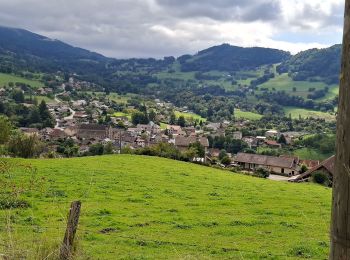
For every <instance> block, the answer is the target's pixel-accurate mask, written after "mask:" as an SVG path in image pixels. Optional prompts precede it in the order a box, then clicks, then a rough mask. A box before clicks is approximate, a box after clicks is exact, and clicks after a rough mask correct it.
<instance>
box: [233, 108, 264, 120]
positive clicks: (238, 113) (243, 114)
mask: <svg viewBox="0 0 350 260" xmlns="http://www.w3.org/2000/svg"><path fill="white" fill-rule="evenodd" d="M234 116H235V117H236V118H243V119H248V120H260V119H261V118H262V117H263V116H262V115H260V114H258V113H254V112H248V111H242V110H240V109H235V113H234Z"/></svg>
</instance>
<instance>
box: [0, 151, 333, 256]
mask: <svg viewBox="0 0 350 260" xmlns="http://www.w3.org/2000/svg"><path fill="white" fill-rule="evenodd" d="M14 161H16V162H21V163H25V164H29V163H30V164H32V165H33V166H35V167H36V168H37V172H38V174H39V177H43V178H44V180H45V181H44V185H43V187H42V190H40V192H31V193H30V194H28V195H27V196H26V197H24V199H26V200H27V201H28V202H30V204H31V207H30V208H29V209H14V210H11V211H4V210H0V232H1V233H0V252H4V253H9V252H8V250H14V251H13V252H21V253H18V254H20V256H22V258H31V256H33V254H35V252H36V250H38V247H39V248H40V246H42V243H44V246H46V247H47V246H48V245H53V246H54V245H56V246H57V245H58V244H59V243H60V242H61V239H62V237H63V234H64V227H65V216H66V214H67V210H68V208H69V204H70V202H71V201H73V200H76V199H79V200H81V201H82V215H81V219H80V225H79V228H78V239H79V243H78V259H87V258H89V259H115V258H123V259H138V258H143V259H154V257H155V256H157V258H158V259H169V258H171V259H174V258H177V259H183V258H200V259H203V258H221V259H222V258H233V259H238V258H239V259H261V258H268V259H281V258H283V259H296V258H298V257H309V258H313V259H325V258H327V254H328V246H329V245H328V244H329V243H328V234H329V219H330V202H331V190H330V189H328V188H325V187H321V186H317V185H313V184H290V183H280V182H274V181H270V180H265V179H258V178H253V177H248V176H243V175H238V174H234V173H230V172H227V171H222V170H216V169H212V168H208V167H203V166H199V165H195V164H189V163H184V162H178V161H172V160H168V159H162V158H156V157H141V156H131V155H119V156H102V157H85V158H74V159H53V160H14ZM18 174H19V173H17V174H16V172H14V173H13V176H14V178H16V176H17V178H19V177H18V176H19V175H18ZM20 178H23V174H21V177H20ZM9 236H11V237H9ZM11 241H12V242H14V241H15V243H14V245H12V248H11V247H10V248H9V247H8V245H9V244H10V242H11ZM41 250H42V248H41Z"/></svg>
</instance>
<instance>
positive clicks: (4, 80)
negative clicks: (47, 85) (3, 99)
mask: <svg viewBox="0 0 350 260" xmlns="http://www.w3.org/2000/svg"><path fill="white" fill-rule="evenodd" d="M9 82H13V83H16V82H20V83H25V84H28V85H31V86H32V87H34V88H39V87H43V86H44V84H43V83H41V82H40V81H36V80H29V79H26V78H22V77H18V76H15V75H12V74H5V73H0V87H2V86H8V83H9Z"/></svg>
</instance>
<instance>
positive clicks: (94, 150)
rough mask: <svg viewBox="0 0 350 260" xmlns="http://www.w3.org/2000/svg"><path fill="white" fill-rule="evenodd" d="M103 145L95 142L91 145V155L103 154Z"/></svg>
mask: <svg viewBox="0 0 350 260" xmlns="http://www.w3.org/2000/svg"><path fill="white" fill-rule="evenodd" d="M103 148H104V147H103V145H102V144H93V145H91V146H90V147H89V153H90V154H91V155H102V154H103Z"/></svg>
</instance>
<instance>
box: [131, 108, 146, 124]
mask: <svg viewBox="0 0 350 260" xmlns="http://www.w3.org/2000/svg"><path fill="white" fill-rule="evenodd" d="M131 121H132V123H133V124H134V125H138V124H148V123H149V119H148V116H147V114H145V113H142V112H139V111H137V112H134V113H132V115H131Z"/></svg>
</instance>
